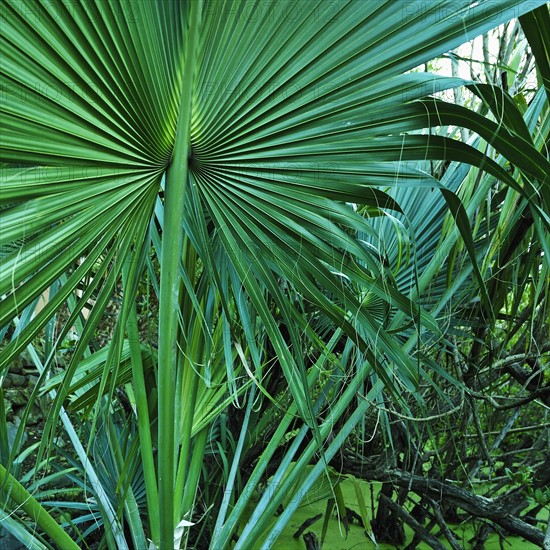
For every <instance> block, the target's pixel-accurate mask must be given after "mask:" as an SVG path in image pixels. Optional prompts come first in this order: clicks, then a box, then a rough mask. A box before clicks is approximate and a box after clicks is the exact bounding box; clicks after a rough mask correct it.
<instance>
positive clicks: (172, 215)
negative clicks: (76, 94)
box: [158, 0, 202, 550]
mask: <svg viewBox="0 0 550 550" xmlns="http://www.w3.org/2000/svg"><path fill="white" fill-rule="evenodd" d="M201 9H202V2H201V0H195V1H193V2H191V11H190V20H189V29H188V35H187V37H186V38H187V51H186V56H185V67H184V71H183V78H182V82H183V84H182V93H181V103H180V108H179V120H178V129H177V134H176V140H175V144H174V151H173V154H172V163H171V165H170V167H169V168H168V171H167V174H166V193H165V203H164V208H165V218H164V227H163V243H164V246H163V247H162V253H161V276H160V308H159V309H160V311H159V354H158V359H159V368H158V411H159V436H158V440H159V456H158V462H159V465H158V485H159V525H160V548H161V549H162V550H168V549H171V548H173V547H174V449H175V441H174V439H175V437H177V434H175V430H174V384H175V380H176V372H175V371H176V368H175V365H176V358H177V346H176V341H177V308H178V304H179V296H178V294H179V292H178V291H179V267H180V261H181V255H182V249H183V229H182V227H183V216H184V200H185V189H186V184H187V177H188V161H187V158H188V156H189V150H190V128H191V107H192V97H193V83H194V73H195V57H196V50H197V43H198V39H199V25H200V14H201Z"/></svg>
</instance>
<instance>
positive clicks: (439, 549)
mask: <svg viewBox="0 0 550 550" xmlns="http://www.w3.org/2000/svg"><path fill="white" fill-rule="evenodd" d="M379 498H380V501H381V502H384V504H385V505H386V506H387V507H388V508H390V509H391V510H393V511H394V512H395V513H396V514H397V515H398V516H399V517H400V518H401V519H402V520H403V521H404V522H405V523H406V524H407V525H409V527H410V528H411V529H412V530H413V531H414V532H415V533H416V534H417V535H418V537H419V538H420V539H421V540H423V541H424V542H425V543H426V544H429V545H430V546H431V547H432V548H434V549H435V550H445V546H443V544H442V543H441V542H439V540H437V539H436V538H435V537H434V536H433V535H432V534H431V533H429V532H428V531H426V529H424V527H422V525H420V523H418V521H416V520H415V519H414V518H413V517H412V516H411V515H410V514H409V512H407V511H406V510H404V509H403V508H401V506H399V505H398V504H396V503H395V502H394V501H393V500H391V499H390V498H388V497H387V496H386V495H384V494H382V493H380V497H379Z"/></svg>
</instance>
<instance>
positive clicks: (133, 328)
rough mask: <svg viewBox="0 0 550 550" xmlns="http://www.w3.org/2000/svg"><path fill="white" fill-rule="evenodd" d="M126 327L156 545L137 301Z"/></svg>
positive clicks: (154, 536)
mask: <svg viewBox="0 0 550 550" xmlns="http://www.w3.org/2000/svg"><path fill="white" fill-rule="evenodd" d="M126 328H127V330H128V341H129V343H130V358H131V360H132V379H133V383H134V395H135V398H136V407H137V418H138V432H139V443H140V445H139V447H140V451H141V460H142V462H143V475H144V478H145V489H146V493H147V511H148V513H149V525H150V529H151V538H152V539H153V542H154V543H155V545H158V544H159V540H160V527H159V518H158V516H157V511H158V509H159V496H158V488H157V481H156V478H155V460H154V458H153V443H152V441H151V422H150V419H149V405H148V402H147V389H146V388H145V379H144V377H143V362H142V360H141V348H140V345H139V334H138V326H137V314H136V306H135V303H134V304H133V305H132V307H131V308H130V315H129V317H128V322H127V325H126Z"/></svg>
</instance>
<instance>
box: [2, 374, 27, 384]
mask: <svg viewBox="0 0 550 550" xmlns="http://www.w3.org/2000/svg"><path fill="white" fill-rule="evenodd" d="M26 385H27V379H26V378H25V377H24V376H22V375H21V374H15V373H13V372H8V374H6V381H5V386H4V387H5V388H9V387H13V386H26Z"/></svg>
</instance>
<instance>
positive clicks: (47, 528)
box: [0, 464, 78, 550]
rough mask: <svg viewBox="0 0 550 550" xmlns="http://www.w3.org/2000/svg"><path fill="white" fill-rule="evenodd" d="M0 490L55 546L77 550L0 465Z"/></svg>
mask: <svg viewBox="0 0 550 550" xmlns="http://www.w3.org/2000/svg"><path fill="white" fill-rule="evenodd" d="M0 488H1V489H2V492H5V493H6V494H7V495H8V496H9V498H11V499H12V500H13V501H15V503H16V504H17V505H18V506H21V508H23V510H24V511H25V512H26V513H27V514H28V515H29V516H30V517H31V518H32V519H33V520H34V521H35V522H36V524H37V525H38V526H39V527H40V529H42V530H43V531H44V532H45V533H46V534H47V535H48V536H49V537H50V538H51V539H52V540H53V541H54V542H55V543H56V544H57V547H58V548H63V549H64V550H73V548H74V550H78V545H77V544H76V543H75V542H74V541H73V540H72V539H71V537H69V535H67V533H66V532H65V531H64V530H63V528H62V527H61V526H60V525H59V524H58V523H57V522H56V521H55V519H53V518H52V516H50V514H49V513H48V512H47V510H45V509H44V508H43V507H42V506H41V505H40V504H39V502H38V501H37V500H36V499H35V498H34V497H33V496H32V495H31V494H30V493H29V492H28V491H27V490H26V489H25V487H23V485H21V484H20V483H19V482H18V481H17V480H16V479H15V478H14V477H13V476H12V475H11V474H10V473H9V472H8V471H7V470H6V469H5V468H4V466H2V464H0Z"/></svg>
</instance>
